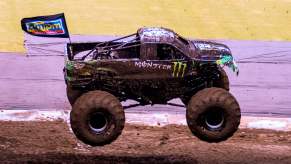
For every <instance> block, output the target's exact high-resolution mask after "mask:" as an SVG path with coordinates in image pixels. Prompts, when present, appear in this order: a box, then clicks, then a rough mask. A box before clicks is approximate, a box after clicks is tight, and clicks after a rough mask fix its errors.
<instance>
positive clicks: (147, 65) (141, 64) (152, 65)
mask: <svg viewBox="0 0 291 164" xmlns="http://www.w3.org/2000/svg"><path fill="white" fill-rule="evenodd" d="M134 66H135V67H139V68H151V69H165V70H170V69H171V65H166V64H157V63H153V62H146V61H140V62H135V63H134Z"/></svg>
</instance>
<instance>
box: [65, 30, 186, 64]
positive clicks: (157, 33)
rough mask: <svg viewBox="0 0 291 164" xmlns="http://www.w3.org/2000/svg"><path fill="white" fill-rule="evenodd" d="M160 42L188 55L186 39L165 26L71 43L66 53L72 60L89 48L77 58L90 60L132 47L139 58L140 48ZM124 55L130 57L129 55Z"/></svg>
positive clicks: (159, 43)
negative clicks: (114, 36) (107, 38)
mask: <svg viewBox="0 0 291 164" xmlns="http://www.w3.org/2000/svg"><path fill="white" fill-rule="evenodd" d="M161 44H164V45H169V46H173V47H174V48H175V49H176V50H178V51H179V52H180V53H182V54H183V55H184V56H185V57H189V48H188V47H187V46H188V44H189V42H188V40H187V39H184V38H182V37H181V36H179V35H178V34H176V33H175V32H173V31H171V30H169V29H165V28H141V29H139V30H138V31H137V33H133V34H130V35H127V36H123V37H120V38H116V39H113V40H110V41H105V42H95V43H71V44H68V46H67V47H68V50H67V53H68V58H69V59H70V60H74V59H75V55H76V54H78V53H79V52H84V51H88V50H89V52H88V53H86V54H84V55H83V56H82V57H81V58H79V59H78V60H85V59H86V58H88V57H89V56H90V59H91V60H96V59H98V58H100V57H101V58H102V57H104V58H106V56H107V57H108V58H114V56H113V57H112V56H110V55H111V54H112V52H116V51H123V50H124V51H125V50H129V49H134V50H132V51H135V53H136V54H135V55H133V56H134V57H137V58H140V57H141V55H142V54H141V55H140V53H141V52H144V51H141V49H144V48H148V47H150V46H149V45H161ZM126 57H128V58H132V56H130V55H127V56H126ZM145 59H146V58H145Z"/></svg>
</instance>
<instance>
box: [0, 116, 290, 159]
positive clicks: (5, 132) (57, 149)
mask: <svg viewBox="0 0 291 164" xmlns="http://www.w3.org/2000/svg"><path fill="white" fill-rule="evenodd" d="M0 127H1V130H0V161H1V162H8V163H93V162H94V163H291V133H290V132H275V131H268V130H249V129H242V130H239V131H238V132H237V133H236V134H235V135H234V137H232V138H231V139H229V140H227V141H225V142H222V143H217V144H210V143H206V142H202V141H200V140H198V139H197V138H196V137H195V136H192V134H191V133H190V131H189V130H188V128H187V127H186V126H177V125H168V126H165V127H150V126H140V125H128V124H127V125H126V127H125V129H124V131H123V133H122V135H121V136H120V137H119V138H118V139H117V140H116V141H115V142H113V143H112V144H110V145H106V146H103V147H89V146H86V145H84V144H82V143H80V142H79V141H77V140H76V139H75V137H74V135H73V134H72V133H71V132H70V129H69V127H68V126H67V123H65V122H62V121H55V122H45V121H43V122H0Z"/></svg>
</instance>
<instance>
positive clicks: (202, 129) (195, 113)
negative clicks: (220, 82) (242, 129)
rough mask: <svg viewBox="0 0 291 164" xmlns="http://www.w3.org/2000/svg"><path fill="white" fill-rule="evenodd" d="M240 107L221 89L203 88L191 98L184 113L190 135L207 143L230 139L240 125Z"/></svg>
mask: <svg viewBox="0 0 291 164" xmlns="http://www.w3.org/2000/svg"><path fill="white" fill-rule="evenodd" d="M240 118H241V113H240V107H239V104H238V102H237V101H236V99H235V98H234V97H233V96H232V95H231V94H230V93H229V92H228V91H226V90H224V89H221V88H215V87H212V88H205V89H203V90H201V91H199V92H197V93H196V94H195V95H194V96H192V98H191V100H190V101H189V104H188V106H187V111H186V119H187V124H188V127H189V128H190V130H191V131H192V133H193V134H194V135H195V136H197V137H198V138H200V139H201V140H204V141H207V142H220V141H224V140H226V139H227V138H229V137H231V136H232V135H233V134H234V132H236V131H237V129H238V126H239V124H240Z"/></svg>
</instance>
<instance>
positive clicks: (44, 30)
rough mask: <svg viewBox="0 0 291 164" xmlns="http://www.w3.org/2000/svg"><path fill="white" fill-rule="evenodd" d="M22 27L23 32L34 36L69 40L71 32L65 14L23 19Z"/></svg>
mask: <svg viewBox="0 0 291 164" xmlns="http://www.w3.org/2000/svg"><path fill="white" fill-rule="evenodd" d="M21 26H22V30H23V31H25V32H27V33H29V34H31V35H34V36H41V37H60V38H69V31H68V28H67V25H66V20H65V15H64V14H63V13H61V14H56V15H49V16H38V17H32V18H23V19H22V20H21Z"/></svg>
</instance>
